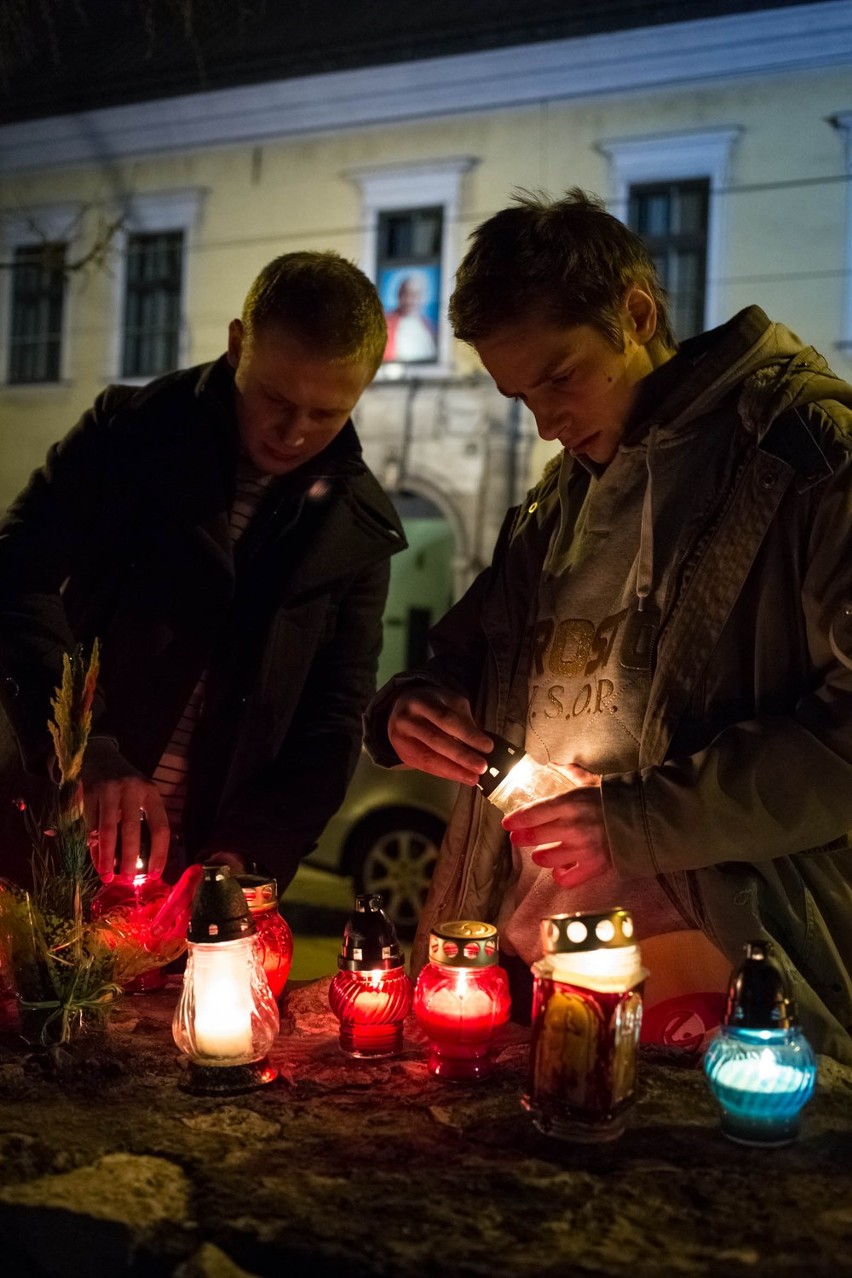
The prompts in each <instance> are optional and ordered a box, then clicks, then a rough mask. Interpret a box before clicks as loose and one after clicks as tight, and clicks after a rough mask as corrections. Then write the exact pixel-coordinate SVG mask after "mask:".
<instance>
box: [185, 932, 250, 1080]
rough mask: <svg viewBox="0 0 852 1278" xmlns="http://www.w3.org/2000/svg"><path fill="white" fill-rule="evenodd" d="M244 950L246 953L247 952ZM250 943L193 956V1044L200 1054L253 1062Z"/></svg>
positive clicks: (226, 945) (227, 945) (212, 947)
mask: <svg viewBox="0 0 852 1278" xmlns="http://www.w3.org/2000/svg"><path fill="white" fill-rule="evenodd" d="M247 947H248V950H247ZM250 947H251V941H250V940H240V941H227V942H225V943H223V944H221V945H209V946H205V947H204V948H203V950H202V949H200V948H199V950H198V951H197V952H196V953H195V955H194V956H193V957H194V960H195V962H194V967H195V971H194V980H195V1045H196V1048H197V1050H198V1052H199V1054H200V1055H202V1056H209V1057H215V1058H217V1059H219V1060H224V1061H229V1060H233V1061H235V1062H240V1061H247V1060H251V1059H253V1057H254V1055H255V1053H254V1051H253V1048H252V1029H251V1013H252V997H251V969H250V965H249V958H250Z"/></svg>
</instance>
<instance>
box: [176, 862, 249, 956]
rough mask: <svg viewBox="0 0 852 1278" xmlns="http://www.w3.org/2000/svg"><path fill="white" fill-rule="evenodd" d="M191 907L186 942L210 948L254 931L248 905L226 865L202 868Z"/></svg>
mask: <svg viewBox="0 0 852 1278" xmlns="http://www.w3.org/2000/svg"><path fill="white" fill-rule="evenodd" d="M203 869H204V874H203V876H202V879H201V882H200V883H199V885H198V891H197V892H196V894H195V900H194V901H193V904H192V915H191V917H190V920H189V931H188V933H187V939H188V940H190V941H193V942H195V943H196V944H202V945H209V944H213V943H215V942H221V941H239V940H241V939H242V938H243V937H244V936H253V935H254V934H255V932H256V931H257V928H256V927H255V925H254V920H253V919H252V917H251V914H250V913H249V907H248V902H247V901H246V898H245V896H244V895H243V890H242V888H241V887H240V885H239V882H238V881H237V879H236V878H232V877H231V871H230V869H229V868H228V866H227V865H205V866H204V867H203Z"/></svg>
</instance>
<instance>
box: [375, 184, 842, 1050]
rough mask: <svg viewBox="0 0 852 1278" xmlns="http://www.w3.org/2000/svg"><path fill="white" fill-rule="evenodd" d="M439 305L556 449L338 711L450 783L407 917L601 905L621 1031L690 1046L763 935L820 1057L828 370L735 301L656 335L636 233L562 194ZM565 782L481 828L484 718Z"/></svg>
mask: <svg viewBox="0 0 852 1278" xmlns="http://www.w3.org/2000/svg"><path fill="white" fill-rule="evenodd" d="M450 317H451V320H452V323H453V327H454V330H455V333H456V336H457V337H460V338H461V339H463V340H465V341H468V342H470V343H471V344H472V345H473V346H474V348H475V349H476V350H477V352H478V353H479V355H480V357H481V359H482V362H483V364H484V365H485V368H486V369H487V371H488V372H489V373H490V375H491V376H492V377H493V379H494V381H495V382H496V384H497V386H498V387H499V389H500V390H501V391H502V392H503V393H504V394H506V395H508V396H514V397H516V398H518V399H520V400H521V401H522V402H523V403H525V404H526V405H527V406H528V407H529V408H530V410H531V412H532V413H533V414H534V416H535V419H536V423H537V426H538V429H539V433H540V434H541V435H542V437H543V438H544V439H548V440H558V441H559V443H560V444H561V445H562V452H561V454H560V456H559V457H558V458H557V459H555V460H554V462H553V463H552V464H551V465H550V466H549V467H548V468H547V470H546V471H545V474H544V476H543V478H542V479H541V481H540V482H539V484H538V486H537V487H536V488H535V489H534V490H533V491H532V492H531V494H530V495H529V499H528V501H527V502H526V503H525V505H524V506H523V507H521V508H519V509H516V510H513V511H510V512H509V515H508V517H507V520H506V523H505V525H504V528H503V531H502V534H501V536H500V538H499V540H498V544H497V549H496V551H495V556H494V560H493V563H492V565H491V567H490V568H489V569H487V570H486V571H485V572H484V573H483V574H482V575H481V576H480V577H479V578H478V579H477V581H476V582H475V583H474V584H473V586H472V587H471V588H470V590H469V591H468V593H467V594H466V596H465V597H464V598H463V599H462V600H461V601H460V602H459V603H458V604H457V605H456V606H455V607H454V608H453V609H452V610H451V611H450V612H449V614H448V615H447V616H446V617H445V618H444V619H443V621H441V622H440V623H439V624H438V626H437V627H436V629H435V631H434V632H433V636H432V638H433V652H434V657H433V659H432V660H431V661H430V662H429V663H428V664H427V665H426V666H425V667H424V668H422V669H420V670H418V671H413V672H409V673H408V674H406V675H404V676H400V677H398V678H397V679H396V680H394V681H392V682H391V684H389V685H387V686H386V687H385V688H384V689H383V690H382V691H381V692H380V693H379V694H378V696H377V697H376V699H375V701H374V702H373V704H372V706H371V708H370V710H369V711H368V718H367V725H368V740H369V742H370V745H371V749H372V752H373V754H374V757H376V758H377V760H378V761H379V762H381V763H385V764H387V765H392V764H394V763H396V762H399V761H403V762H404V763H407V764H409V765H410V766H414V767H418V768H421V769H423V770H424V771H428V772H432V773H434V774H436V775H439V776H444V777H449V778H452V779H454V780H457V781H460V782H462V783H464V784H463V787H462V790H461V794H460V798H459V800H458V804H457V807H456V809H455V811H454V814H453V816H452V818H451V821H450V825H449V828H448V832H447V837H446V840H445V843H444V847H443V849H442V853H441V857H440V860H439V863H438V867H437V870H436V873H435V878H434V881H433V885H432V890H431V894H430V897H429V900H428V902H427V905H426V909H425V911H424V914H423V917H422V919H421V931H420V936H419V939H418V943H417V947H416V955H417V956H419V960H421V961H422V956H423V944H424V940H425V934H426V932H427V930H428V928H429V926H430V924H432V923H433V922H434V921H435V920H437V919H441V918H480V919H486V920H489V921H491V922H495V923H497V925H498V927H499V929H500V933H501V947H502V948H503V950H504V952H505V954H506V955H507V963H508V965H509V967H510V969H512V971H513V974H514V976H515V978H516V988H517V989H520V988H521V986H523V985H525V986H526V988H525V991H524V993H525V997H527V998H528V995H529V981H528V979H527V980H526V982H525V981H524V979H523V978H524V977H528V965H529V964H530V963H531V962H532V961H534V960H535V959H536V958H538V957H539V956H540V948H539V944H540V943H539V922H540V920H541V919H542V918H543V917H546V916H549V915H552V914H556V913H563V912H568V913H571V912H577V911H579V912H583V911H595V910H599V909H607V908H611V907H612V906H614V905H617V904H620V905H623V906H627V907H630V908H631V909H632V910H633V913H634V915H635V919H636V924H637V934H638V937H639V939H640V941H641V944H642V950H643V956H644V959H645V961H646V963H647V965H648V967H649V968H650V969H651V973H652V976H651V979H650V982H649V985H648V991H647V992H648V1017H647V1030H646V1034H647V1037H649V1038H651V1039H652V1040H655V1041H661V1042H665V1043H669V1044H673V1045H681V1046H691V1047H693V1048H697V1047H699V1046H700V1045H701V1043H702V1042H703V1041H704V1040H705V1038H706V1035H707V1034H708V1033H709V1032H710V1031H711V1030H712V1029H713V1028H714V1026H715V1025H716V1024H718V1021H719V1018H720V1015H721V1013H722V1010H723V995H724V991H725V984H726V979H727V975H728V973H729V971H730V969H731V967H732V966H733V965H734V964H735V963H736V962H738V960H739V958H740V956H741V951H742V946H743V945H744V943H745V942H747V941H749V940H751V939H756V938H758V937H770V938H771V939H772V940H773V942H774V943H775V945H776V948H777V950H778V952H779V955H780V956H781V958H782V961H783V962H784V963H785V964H786V966H787V969H788V971H789V973H790V976H791V979H792V981H793V992H794V996H795V997H796V998H797V1000H798V1002H799V1005H800V1010H801V1014H802V1019H803V1022H804V1024H805V1027H806V1031H807V1032H808V1033H809V1034H810V1036H811V1037H812V1039H813V1041H814V1043H815V1046H816V1047H817V1048H818V1050H821V1051H826V1052H829V1053H832V1054H834V1055H836V1056H837V1057H838V1058H840V1059H842V1060H845V1061H847V1062H852V1038H850V1029H852V977H850V973H851V972H852V928H850V926H849V921H850V919H852V852H850V850H849V839H848V836H847V833H846V832H847V831H848V830H849V829H850V828H852V625H850V620H849V619H850V617H852V554H850V532H852V387H850V386H849V385H848V384H846V383H844V382H843V381H841V380H840V379H839V378H837V377H835V376H834V374H832V372H831V371H830V369H829V368H828V366H827V365H826V363H825V361H824V360H823V359H822V357H821V356H819V355H817V353H816V352H815V351H813V350H812V349H808V348H805V347H803V346H802V344H801V342H799V340H798V339H797V338H796V337H795V336H794V335H793V334H792V333H791V332H790V331H789V330H788V329H786V328H784V327H783V326H782V325H779V324H773V323H771V322H770V321H769V320H768V319H767V317H766V316H765V315H764V314H763V312H762V311H761V310H760V309H759V308H757V307H749V308H748V309H747V310H745V311H743V312H741V313H740V314H739V315H737V316H735V317H734V318H733V319H732V320H731V321H729V323H727V324H725V325H723V326H722V327H721V328H719V329H716V330H714V331H712V332H709V333H705V334H703V335H702V336H700V337H696V338H693V339H691V340H689V341H686V342H684V343H683V344H682V345H681V346H680V347H678V345H677V343H676V342H675V339H674V337H673V335H672V333H671V329H670V326H669V323H668V319H667V315H666V303H665V297H664V294H663V291H662V289H661V288H660V284H659V280H658V277H657V273H656V271H655V268H654V265H653V262H652V260H651V258H650V256H649V254H648V253H647V251H646V249H645V247H644V245H643V244H642V241H641V240H640V239H639V237H638V236H637V235H635V234H634V233H633V232H631V231H630V230H628V229H627V228H626V227H625V226H623V225H622V224H621V223H620V222H618V221H617V220H616V219H615V218H614V217H612V216H611V215H610V214H609V213H607V212H606V211H605V209H604V207H603V205H602V204H600V202H599V201H597V200H596V199H594V198H592V197H588V196H586V195H585V194H584V193H583V192H581V191H578V190H575V191H572V192H570V193H569V195H568V196H567V197H566V198H565V199H563V200H560V201H557V202H555V203H550V202H548V201H545V200H539V199H535V198H532V197H523V198H521V199H519V200H518V201H517V202H516V204H515V205H514V206H513V207H511V208H508V209H504V210H503V211H502V212H500V213H498V214H496V215H495V216H494V217H492V218H490V219H489V220H488V221H487V222H485V223H484V224H483V225H481V226H480V227H479V228H478V229H477V230H476V231H475V232H474V235H473V237H472V245H471V247H470V249H469V251H468V253H467V255H466V257H465V258H464V260H463V262H462V264H461V266H460V268H459V272H458V278H457V284H456V289H455V293H454V295H453V297H452V300H451V303H450ZM492 733H496V734H499V735H501V736H504V737H508V738H509V739H510V740H511V741H513V742H514V744H515V745H519V746H523V747H524V748H525V749H526V750H527V752H528V753H529V754H530V755H532V757H533V758H534V759H538V760H540V761H542V762H546V761H550V762H554V763H557V764H560V765H562V766H563V767H564V768H565V769H566V772H567V774H568V775H569V777H570V783H569V784H566V792H565V793H564V794H562V795H560V796H558V797H556V798H552V799H549V800H547V801H543V802H540V803H538V804H536V805H533V806H532V807H529V808H527V809H526V810H524V811H521V812H517V813H515V814H514V815H512V816H509V817H506V818H505V819H503V820H502V821H501V818H500V814H499V812H498V811H497V810H496V809H495V808H493V807H492V806H490V805H489V804H488V803H487V802H486V801H485V799H484V798H483V796H482V795H481V794H480V793H479V791H478V790H477V789H475V788H474V786H475V783H476V781H477V779H478V778H479V776H480V775H481V774H482V772H483V771H484V770H485V767H486V762H485V755H486V754H487V752H488V750H489V748H490V746H491V737H490V734H492Z"/></svg>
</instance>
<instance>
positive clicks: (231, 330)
mask: <svg viewBox="0 0 852 1278" xmlns="http://www.w3.org/2000/svg"><path fill="white" fill-rule="evenodd" d="M244 340H245V331H244V329H243V324H242V320H238V319H232V320H231V322H230V324H229V325H228V363H229V364H230V365H231V368H236V367H237V365H238V364H239V362H240V355H241V354H242V351H243V342H244Z"/></svg>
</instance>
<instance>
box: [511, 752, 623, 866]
mask: <svg viewBox="0 0 852 1278" xmlns="http://www.w3.org/2000/svg"><path fill="white" fill-rule="evenodd" d="M565 771H566V772H567V773H568V775H569V777H570V778H571V780H572V781H573V782H574V785H575V786H576V787H577V788H576V789H574V790H569V791H568V792H567V793H566V794H560V795H558V796H557V797H556V798H555V799H544V800H542V802H541V803H534V804H531V805H530V807H528V808H523V809H522V810H521V811H520V812H513V813H512V815H511V816H507V817H504V818H503V828H504V830H508V831H509V835H510V837H511V840H512V843H513V844H514V845H515V846H516V847H522V848H533V849H535V850H534V851H533V852H532V859H533V861H535V863H536V865H540V866H542V867H543V868H545V869H550V870H551V871H552V873H553V879H554V882H555V883H557V884H558V885H559V887H565V888H571V887H579V885H580V884H581V883H586V882H587V881H588V880H589V879H596V878H597V877H598V875H600V874H604V873H605V872H606V871H607V870H608V869H610V867H611V865H612V857H611V855H610V850H609V840H608V839H607V834H606V826H605V825H604V818H603V804H602V802H601V790H600V786H601V779H600V777H599V776H597V775H596V774H595V773H593V772H587V771H586V769H585V768H581V767H580V766H579V765H578V764H576V763H572V764H570V765H569V766H568V767H566V768H565ZM543 844H544V845H551V846H542V845H543Z"/></svg>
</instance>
